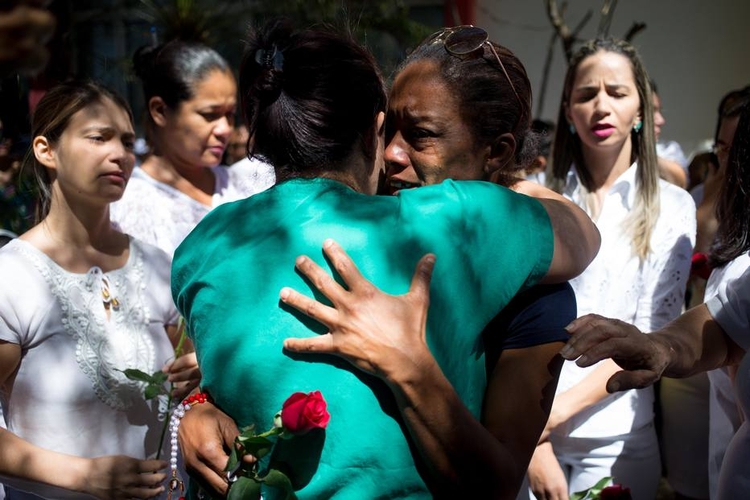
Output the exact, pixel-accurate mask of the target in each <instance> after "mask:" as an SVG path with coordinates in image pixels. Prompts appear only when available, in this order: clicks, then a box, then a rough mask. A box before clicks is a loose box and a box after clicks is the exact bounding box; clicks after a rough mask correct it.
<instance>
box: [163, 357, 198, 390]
mask: <svg viewBox="0 0 750 500" xmlns="http://www.w3.org/2000/svg"><path fill="white" fill-rule="evenodd" d="M162 371H163V372H164V373H166V374H168V375H169V376H168V377H167V380H168V381H169V382H171V383H172V384H174V388H173V389H172V397H173V398H175V399H182V398H184V397H185V396H187V395H188V394H190V391H192V390H193V389H195V388H196V387H198V385H199V384H200V382H201V371H200V368H198V358H197V357H196V356H195V353H194V352H190V353H188V354H183V355H182V356H180V357H179V358H177V359H175V360H173V361H170V362H168V363H167V364H165V365H164V368H162Z"/></svg>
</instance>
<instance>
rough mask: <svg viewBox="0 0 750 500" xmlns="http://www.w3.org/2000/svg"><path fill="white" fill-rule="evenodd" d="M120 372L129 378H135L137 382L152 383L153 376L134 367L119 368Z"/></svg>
mask: <svg viewBox="0 0 750 500" xmlns="http://www.w3.org/2000/svg"><path fill="white" fill-rule="evenodd" d="M120 371H122V373H124V374H125V376H126V377H127V378H129V379H130V380H137V381H139V382H147V383H152V382H153V377H152V376H151V375H149V374H148V373H145V372H142V371H140V370H136V369H135V368H128V369H127V370H120Z"/></svg>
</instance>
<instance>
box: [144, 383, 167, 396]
mask: <svg viewBox="0 0 750 500" xmlns="http://www.w3.org/2000/svg"><path fill="white" fill-rule="evenodd" d="M159 394H167V391H166V389H164V386H163V385H154V384H149V385H147V386H146V388H145V389H144V390H143V397H144V399H146V400H149V399H153V398H155V397H156V396H158V395H159Z"/></svg>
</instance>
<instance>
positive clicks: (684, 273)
mask: <svg viewBox="0 0 750 500" xmlns="http://www.w3.org/2000/svg"><path fill="white" fill-rule="evenodd" d="M636 168H637V167H636V164H633V165H631V166H630V168H628V170H626V171H625V172H623V174H622V175H620V177H619V178H618V179H617V180H616V181H615V183H614V184H613V185H612V187H611V188H610V190H609V192H608V193H607V195H606V196H605V198H604V202H603V205H602V210H601V213H600V215H599V218H598V220H597V221H596V225H597V227H598V228H599V231H600V233H601V248H600V250H599V253H598V255H597V256H596V258H595V259H594V261H593V262H592V263H591V265H589V267H588V268H587V269H586V270H585V271H584V272H583V274H581V275H580V276H579V277H577V278H576V279H574V280H572V281H571V282H570V283H571V285H572V286H573V289H574V290H575V293H576V301H577V302H578V315H579V316H582V315H584V314H588V313H596V314H600V315H602V316H606V317H609V318H616V319H620V320H622V321H625V322H627V323H631V324H634V325H636V326H637V327H638V328H639V329H640V330H642V331H645V332H650V331H653V330H656V329H658V328H659V327H661V326H662V325H664V324H666V323H668V322H669V321H671V320H672V319H674V318H676V317H677V316H678V315H679V314H680V312H681V310H682V305H683V303H684V297H685V284H686V281H687V278H688V275H689V273H690V259H691V255H692V251H693V246H694V245H695V226H696V221H695V204H694V203H693V201H692V198H691V197H690V195H689V194H688V193H687V191H685V190H683V189H680V188H678V187H676V186H673V185H671V184H669V183H667V182H665V181H659V200H660V215H659V218H658V219H657V221H656V224H655V225H654V229H653V232H652V234H651V253H650V254H649V255H648V256H647V258H646V259H645V260H644V262H643V263H641V262H640V260H639V258H638V256H637V255H635V254H634V253H633V249H632V245H631V241H630V236H629V233H628V232H627V231H626V229H625V228H624V227H623V221H625V220H626V218H627V216H628V214H630V212H631V210H632V209H633V206H634V204H635V194H636V193H635V191H636V187H635V182H636V181H635V174H636ZM564 194H565V196H566V197H568V198H570V199H571V200H572V201H573V202H575V203H577V204H578V205H579V206H580V207H581V208H583V209H584V210H587V207H586V206H585V201H584V198H583V188H582V185H581V184H580V181H579V179H578V176H577V174H576V173H575V172H574V171H573V170H571V172H570V174H569V176H568V182H567V185H566V188H565V192H564ZM587 211H588V210H587ZM597 366H598V365H594V366H591V367H588V368H580V367H578V366H577V365H576V364H575V363H574V362H572V361H566V362H565V363H564V365H563V369H562V372H561V373H560V380H559V382H558V385H557V393H558V394H559V393H561V392H564V391H567V390H568V389H570V388H571V387H573V386H574V385H576V384H577V383H578V382H580V381H581V380H583V379H584V378H585V377H586V376H587V375H588V374H589V373H590V372H591V371H593V370H594V369H595V368H596V367H597ZM653 402H654V395H653V390H652V389H651V388H648V389H641V390H631V391H627V392H619V393H616V394H610V395H608V396H607V397H606V398H604V399H603V400H602V401H600V402H599V403H597V404H596V405H593V406H592V407H591V408H588V409H586V410H584V411H582V412H580V413H578V414H577V415H575V416H574V417H573V418H571V419H570V420H568V422H566V423H565V424H564V425H562V426H561V427H560V428H559V429H558V430H557V431H556V434H560V435H563V436H565V435H568V436H571V437H597V438H598V437H609V436H619V435H621V434H627V433H629V432H630V431H633V430H637V429H639V428H641V427H643V426H645V425H647V424H649V423H651V422H652V421H653Z"/></svg>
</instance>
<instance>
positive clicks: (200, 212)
mask: <svg viewBox="0 0 750 500" xmlns="http://www.w3.org/2000/svg"><path fill="white" fill-rule="evenodd" d="M211 170H212V171H213V173H214V177H215V178H216V187H215V189H214V195H213V199H212V205H211V206H210V207H209V206H206V205H203V204H202V203H199V202H198V201H196V200H194V199H192V198H190V197H189V196H187V195H185V194H184V193H182V192H180V191H178V190H177V189H175V188H173V187H171V186H169V185H167V184H164V183H162V182H159V181H157V180H156V179H154V178H153V177H151V176H150V175H148V174H147V173H146V172H144V171H143V170H142V169H140V168H136V169H135V170H133V175H132V176H131V178H130V181H129V182H128V187H127V189H125V194H124V195H123V197H122V199H121V200H120V201H118V202H116V203H113V204H112V205H110V217H111V219H112V220H113V221H114V222H115V223H116V225H117V226H118V227H119V229H120V230H121V231H122V232H124V233H128V234H131V235H133V236H135V237H136V238H138V239H140V240H142V241H145V242H146V243H151V244H152V245H156V246H157V247H159V248H161V249H162V250H164V251H165V252H167V253H168V254H169V255H173V254H174V251H175V249H176V248H177V246H178V245H179V244H180V243H181V242H182V240H183V239H185V236H187V235H188V233H189V232H190V231H192V230H193V228H194V227H195V226H196V225H197V224H198V222H200V221H201V219H203V217H205V216H206V214H207V213H208V212H209V211H210V210H211V209H212V208H214V207H216V206H218V205H221V204H222V203H227V202H230V201H235V200H240V199H242V198H247V197H248V196H251V195H254V194H256V193H259V192H261V191H263V190H265V189H267V188H269V187H270V186H272V185H273V183H274V181H275V179H276V177H275V174H274V171H273V168H272V167H271V166H270V165H268V164H266V163H263V162H262V161H260V160H247V162H241V163H237V164H235V165H233V166H231V167H214V168H212V169H211Z"/></svg>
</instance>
